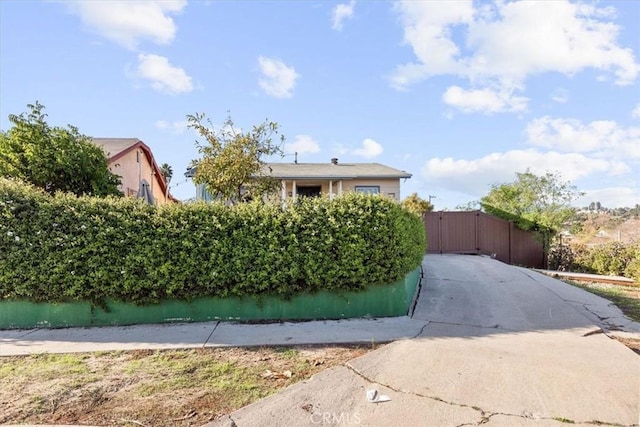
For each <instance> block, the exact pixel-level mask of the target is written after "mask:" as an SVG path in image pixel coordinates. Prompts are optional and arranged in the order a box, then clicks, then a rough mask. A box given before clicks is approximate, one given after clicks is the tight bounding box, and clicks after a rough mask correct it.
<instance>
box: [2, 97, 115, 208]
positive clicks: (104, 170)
mask: <svg viewBox="0 0 640 427" xmlns="http://www.w3.org/2000/svg"><path fill="white" fill-rule="evenodd" d="M27 108H29V110H30V112H29V113H28V114H27V115H25V113H21V114H20V115H18V116H16V115H14V114H10V115H9V121H10V122H11V123H13V127H12V128H11V129H9V130H8V131H7V132H4V131H0V176H4V177H13V178H18V179H20V180H22V181H26V182H29V183H31V184H33V185H35V186H36V187H40V188H43V189H44V190H45V191H46V192H48V193H50V194H53V193H55V192H57V191H64V192H72V193H75V194H77V195H83V194H86V195H93V196H106V195H121V194H122V193H120V191H119V190H118V185H119V184H120V178H119V177H118V176H117V175H114V174H113V173H111V171H110V170H109V167H108V163H107V156H106V154H105V153H104V151H102V149H101V148H100V147H98V146H96V145H94V144H93V143H92V142H91V138H89V137H88V136H85V135H82V134H81V133H80V132H79V131H78V128H76V127H75V126H71V125H68V126H67V128H66V129H65V128H61V127H57V126H56V127H50V126H49V125H48V124H47V122H46V121H45V118H46V114H44V113H43V110H44V108H45V107H44V106H43V105H42V104H40V103H39V102H38V101H36V103H35V105H32V104H28V105H27Z"/></svg>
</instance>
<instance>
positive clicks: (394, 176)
mask: <svg viewBox="0 0 640 427" xmlns="http://www.w3.org/2000/svg"><path fill="white" fill-rule="evenodd" d="M270 164H276V165H277V164H281V163H267V164H266V165H267V166H268V165H270ZM307 164H322V163H307ZM197 168H198V167H197V165H196V166H191V167H189V168H187V171H186V172H185V173H184V176H185V177H187V178H193V177H194V176H195V174H196V169H197ZM402 172H404V171H402ZM267 176H271V177H273V178H277V179H307V180H313V179H403V178H404V179H408V178H411V177H412V176H413V175H412V174H410V173H408V172H404V173H398V174H389V175H355V176H354V175H351V176H345V175H317V176H313V175H274V174H270V175H267Z"/></svg>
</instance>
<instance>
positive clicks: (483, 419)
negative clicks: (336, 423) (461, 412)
mask: <svg viewBox="0 0 640 427" xmlns="http://www.w3.org/2000/svg"><path fill="white" fill-rule="evenodd" d="M344 366H345V367H346V368H347V369H349V370H350V371H351V372H353V373H354V374H356V375H357V376H359V377H360V378H362V379H363V380H365V381H367V382H368V383H370V384H379V385H381V386H383V387H386V388H388V389H390V390H393V391H395V392H396V393H401V394H406V395H409V396H416V397H420V398H422V399H430V400H435V401H436V402H441V403H445V404H447V405H451V406H457V407H459V408H470V409H473V410H474V411H476V412H479V416H480V420H479V421H478V422H476V423H463V424H460V425H457V426H456V427H464V426H479V425H482V424H486V423H488V422H489V421H490V419H491V417H493V416H495V415H504V416H507V417H515V418H523V419H530V420H551V421H558V422H560V423H563V422H569V423H574V424H575V423H579V424H594V425H607V426H621V425H620V424H617V423H609V422H606V421H600V420H591V421H575V420H569V419H568V418H564V417H537V416H535V415H534V414H532V413H530V412H526V411H525V412H523V413H522V414H509V413H506V412H490V411H485V410H484V409H482V408H480V407H478V406H475V405H467V404H464V403H458V402H449V401H447V400H444V399H442V398H440V397H438V396H429V395H426V394H421V393H416V392H414V391H407V390H403V389H400V388H397V387H394V386H392V385H391V384H385V383H382V382H379V381H374V380H373V379H372V378H369V377H367V376H366V375H365V374H363V373H362V372H360V371H359V370H358V369H356V368H355V367H354V366H352V365H351V364H349V362H346V363H345V364H344ZM632 426H633V424H632V425H630V426H629V427H632Z"/></svg>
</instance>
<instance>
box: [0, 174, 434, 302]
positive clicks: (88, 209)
mask: <svg viewBox="0 0 640 427" xmlns="http://www.w3.org/2000/svg"><path fill="white" fill-rule="evenodd" d="M424 251H425V233H424V226H423V224H422V221H421V220H420V219H419V218H418V217H416V216H415V215H412V214H410V213H409V212H407V211H405V210H403V209H402V208H401V207H400V206H399V205H398V204H396V203H394V202H393V201H391V200H388V199H386V198H384V197H371V196H363V195H357V194H348V195H345V196H343V197H339V198H336V199H335V200H333V201H330V200H328V199H326V198H317V199H303V200H300V201H299V202H298V203H296V204H294V205H291V206H288V207H287V208H286V209H283V208H282V207H281V206H280V205H270V204H260V203H252V204H240V205H236V206H231V207H229V206H224V205H221V204H216V203H210V204H204V203H196V204H186V205H165V206H161V207H154V206H149V205H146V204H144V203H142V202H141V201H139V200H135V199H127V198H90V197H79V198H78V197H75V196H73V195H69V194H57V195H55V196H49V195H47V194H44V193H42V192H40V191H39V190H37V189H35V188H33V187H31V186H28V185H25V184H21V183H17V182H13V181H9V180H6V179H0V299H14V300H16V299H24V300H30V301H46V302H56V301H77V300H88V301H92V302H94V303H100V302H101V301H104V300H105V299H113V300H118V301H126V302H134V303H137V304H145V303H150V302H155V301H158V300H161V299H191V298H196V297H201V296H218V297H225V296H230V295H239V296H240V295H261V294H276V295H282V296H283V297H288V296H291V295H294V294H296V293H299V292H313V291H317V290H320V289H326V290H354V289H361V288H363V287H365V286H366V285H368V284H382V283H390V282H393V281H396V280H398V279H400V278H402V277H404V275H405V274H406V273H408V272H409V271H411V270H413V269H414V268H416V267H417V266H418V265H419V264H420V262H421V260H422V256H423V254H424Z"/></svg>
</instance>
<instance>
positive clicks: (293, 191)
mask: <svg viewBox="0 0 640 427" xmlns="http://www.w3.org/2000/svg"><path fill="white" fill-rule="evenodd" d="M291 187H292V188H291V191H292V194H293V196H292V197H293V201H294V202H295V201H296V199H297V196H298V187H297V185H296V180H295V179H294V180H293V184H292V186H291Z"/></svg>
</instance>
